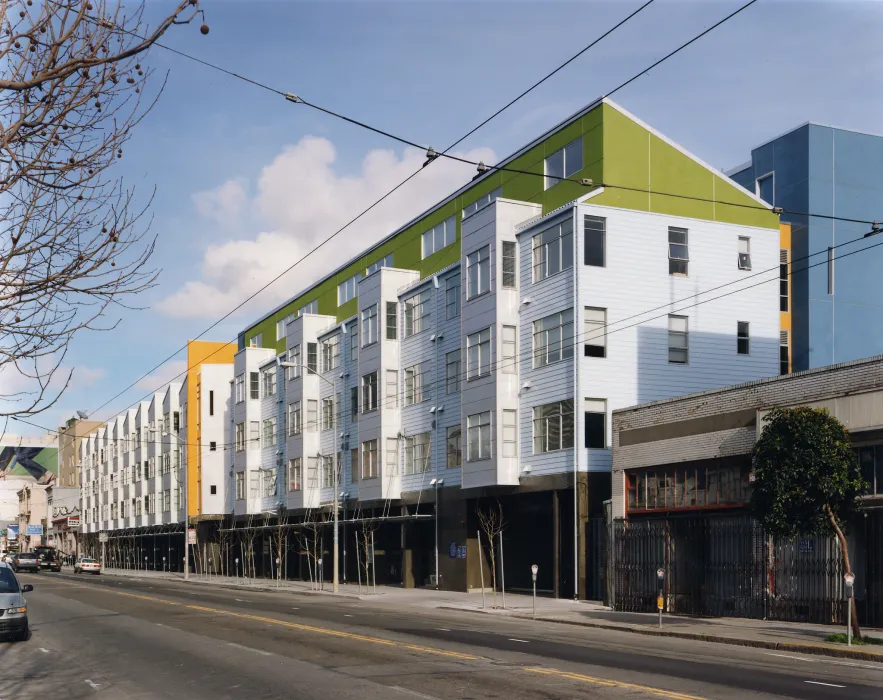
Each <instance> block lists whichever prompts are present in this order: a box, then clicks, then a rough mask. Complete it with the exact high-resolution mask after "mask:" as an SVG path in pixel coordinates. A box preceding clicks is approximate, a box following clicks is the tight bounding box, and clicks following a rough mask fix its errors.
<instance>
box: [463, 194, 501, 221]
mask: <svg viewBox="0 0 883 700" xmlns="http://www.w3.org/2000/svg"><path fill="white" fill-rule="evenodd" d="M502 196H503V188H502V187H498V188H497V189H495V190H491V191H490V192H488V193H487V194H484V195H482V196H481V197H479V198H478V199H476V200H475V201H474V202H472V203H471V204H467V205H466V206H465V207H463V218H464V219H465V218H466V217H467V216H472V215H473V214H474V213H475V212H477V211H479V210H480V209H484V208H485V207H486V206H489V205H490V204H493V202H494V200H497V199H499V198H500V197H502Z"/></svg>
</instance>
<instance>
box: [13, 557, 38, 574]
mask: <svg viewBox="0 0 883 700" xmlns="http://www.w3.org/2000/svg"><path fill="white" fill-rule="evenodd" d="M12 568H13V570H14V571H15V572H16V573H18V572H19V571H34V572H36V571H39V570H40V561H39V560H38V559H37V555H36V554H34V553H33V552H19V553H18V554H16V555H15V558H14V559H13V560H12Z"/></svg>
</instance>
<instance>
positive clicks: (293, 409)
mask: <svg viewBox="0 0 883 700" xmlns="http://www.w3.org/2000/svg"><path fill="white" fill-rule="evenodd" d="M300 432H301V413H300V401H295V402H294V403H290V404H288V434H289V435H299V434H300Z"/></svg>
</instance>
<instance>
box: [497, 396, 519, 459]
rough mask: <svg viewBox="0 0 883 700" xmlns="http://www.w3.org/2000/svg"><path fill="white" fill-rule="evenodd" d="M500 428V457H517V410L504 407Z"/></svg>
mask: <svg viewBox="0 0 883 700" xmlns="http://www.w3.org/2000/svg"><path fill="white" fill-rule="evenodd" d="M500 420H501V425H500V430H501V433H502V439H503V449H502V452H501V454H500V456H501V457H506V458H509V457H518V410H517V409H514V408H504V409H503V415H502V417H501V419H500Z"/></svg>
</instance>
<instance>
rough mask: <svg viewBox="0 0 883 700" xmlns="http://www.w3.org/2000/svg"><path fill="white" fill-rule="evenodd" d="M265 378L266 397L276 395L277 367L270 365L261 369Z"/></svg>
mask: <svg viewBox="0 0 883 700" xmlns="http://www.w3.org/2000/svg"><path fill="white" fill-rule="evenodd" d="M261 377H262V378H263V380H264V398H266V397H267V396H275V395H276V368H275V367H268V368H267V369H265V370H262V371H261Z"/></svg>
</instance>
